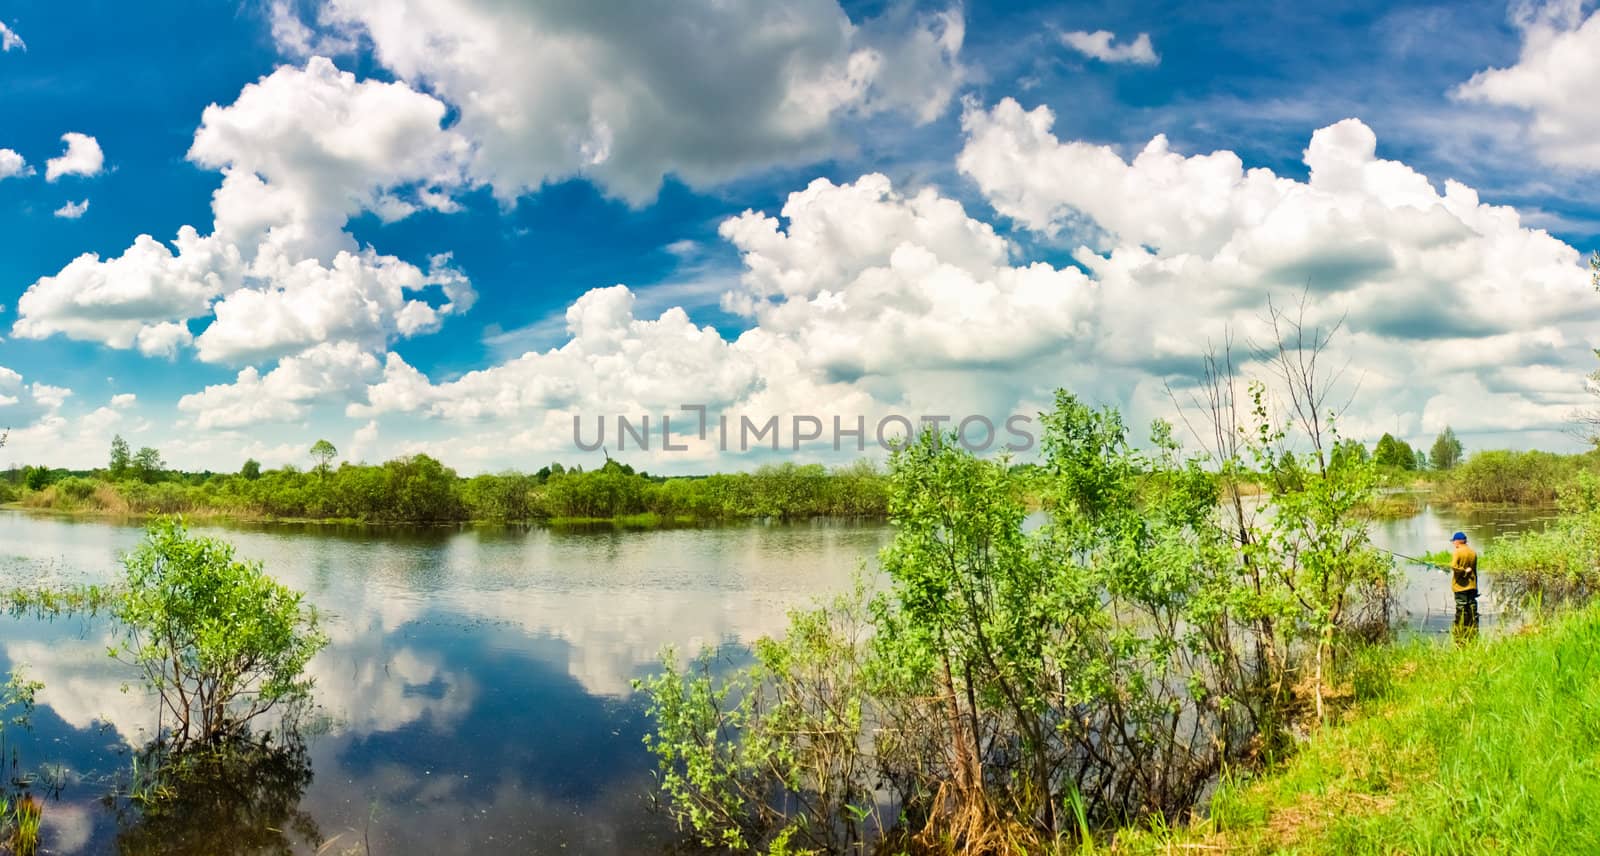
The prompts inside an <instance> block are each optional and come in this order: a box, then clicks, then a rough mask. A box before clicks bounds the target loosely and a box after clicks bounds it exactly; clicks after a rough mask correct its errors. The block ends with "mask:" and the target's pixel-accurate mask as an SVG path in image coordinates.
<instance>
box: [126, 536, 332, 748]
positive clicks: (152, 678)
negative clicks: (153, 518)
mask: <svg viewBox="0 0 1600 856" xmlns="http://www.w3.org/2000/svg"><path fill="white" fill-rule="evenodd" d="M122 582H123V584H124V586H125V587H126V589H127V592H126V595H125V596H124V598H123V600H122V601H121V602H120V603H119V604H118V606H117V610H116V612H117V618H118V619H119V620H120V621H121V623H122V626H123V629H124V633H125V637H124V639H123V641H122V643H121V644H120V645H119V646H117V647H116V648H113V649H112V654H113V655H114V656H116V657H118V658H119V659H122V660H124V661H126V662H130V663H132V664H134V665H136V666H138V667H139V668H140V669H141V670H142V671H143V672H144V676H145V681H146V683H148V684H149V685H150V686H151V687H152V688H153V689H154V690H155V691H156V692H157V694H158V695H159V696H160V699H161V704H162V708H163V713H167V714H171V716H172V721H171V724H170V726H169V727H170V732H169V734H168V736H170V738H171V739H172V741H173V743H174V744H175V746H176V747H178V748H181V747H184V746H186V745H189V744H190V743H195V742H199V743H215V742H217V741H221V740H227V739H232V738H236V737H243V736H245V735H246V734H247V733H248V731H249V726H250V723H251V721H252V720H254V719H256V718H257V717H259V716H261V715H262V714H264V713H266V712H267V711H268V710H271V709H272V708H273V707H274V706H276V705H278V704H280V703H285V702H291V701H295V700H299V699H303V698H305V697H306V696H307V695H308V694H309V693H310V690H311V679H310V678H307V677H305V675H304V674H303V673H304V670H305V665H306V663H307V661H309V660H310V659H311V656H312V655H313V654H315V653H316V652H317V651H318V650H320V649H321V648H322V646H323V645H325V644H327V637H326V636H324V635H322V633H321V632H319V631H318V629H317V616H316V613H315V611H313V610H312V609H311V608H310V607H309V606H307V605H306V604H305V603H304V598H303V597H302V595H301V594H300V593H299V592H296V591H293V590H292V589H289V588H287V587H285V586H284V585H283V584H281V583H279V582H277V581H276V580H274V579H272V578H271V577H269V576H267V574H266V573H265V572H264V571H263V570H262V568H261V564H260V563H258V562H240V561H236V560H235V559H234V554H233V546H232V545H231V544H228V543H227V542H224V541H219V540H216V539H212V538H202V537H192V536H190V535H189V533H188V532H187V531H186V530H185V529H184V527H183V524H182V523H180V522H178V521H176V520H162V521H158V522H156V523H154V524H151V526H150V528H149V530H148V531H147V532H146V533H145V540H144V541H143V543H141V544H140V545H139V547H138V549H136V550H134V551H133V552H132V553H130V554H128V555H127V556H126V557H124V559H123V580H122Z"/></svg>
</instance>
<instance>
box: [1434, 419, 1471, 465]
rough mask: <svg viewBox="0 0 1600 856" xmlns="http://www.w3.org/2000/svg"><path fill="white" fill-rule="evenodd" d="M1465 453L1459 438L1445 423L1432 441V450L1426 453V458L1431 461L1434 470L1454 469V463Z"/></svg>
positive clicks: (1457, 462) (1459, 460)
mask: <svg viewBox="0 0 1600 856" xmlns="http://www.w3.org/2000/svg"><path fill="white" fill-rule="evenodd" d="M1465 456H1466V453H1465V452H1464V451H1463V449H1462V447H1461V440H1460V439H1458V438H1457V437H1456V432H1455V431H1454V430H1453V429H1451V428H1450V426H1448V425H1446V426H1445V428H1444V430H1443V431H1441V432H1439V436H1438V437H1436V438H1435V439H1434V441H1433V450H1432V451H1431V452H1429V453H1428V458H1429V459H1430V460H1432V462H1433V468H1434V469H1436V470H1451V469H1455V466H1456V464H1459V463H1461V459H1462V458H1463V457H1465Z"/></svg>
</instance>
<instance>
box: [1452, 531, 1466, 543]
mask: <svg viewBox="0 0 1600 856" xmlns="http://www.w3.org/2000/svg"><path fill="white" fill-rule="evenodd" d="M1450 540H1451V541H1465V540H1467V533H1465V532H1457V533H1456V534H1454V535H1451V536H1450Z"/></svg>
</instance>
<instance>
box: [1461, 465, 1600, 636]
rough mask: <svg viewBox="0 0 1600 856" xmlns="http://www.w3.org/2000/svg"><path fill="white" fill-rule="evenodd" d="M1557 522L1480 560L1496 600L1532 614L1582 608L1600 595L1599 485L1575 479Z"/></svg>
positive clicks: (1504, 542)
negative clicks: (1487, 571)
mask: <svg viewBox="0 0 1600 856" xmlns="http://www.w3.org/2000/svg"><path fill="white" fill-rule="evenodd" d="M1560 508H1561V512H1562V513H1561V516H1560V517H1558V518H1557V519H1556V520H1554V521H1552V522H1551V523H1550V524H1549V525H1548V526H1546V527H1545V528H1544V529H1543V530H1541V531H1538V532H1519V533H1516V534H1513V535H1509V536H1506V537H1503V538H1498V539H1496V540H1495V542H1494V543H1493V544H1491V545H1490V546H1489V548H1488V549H1487V550H1485V551H1484V553H1485V554H1484V555H1483V556H1482V557H1481V560H1482V564H1483V565H1484V566H1485V568H1486V569H1488V568H1492V570H1493V573H1494V591H1495V596H1496V598H1497V599H1498V600H1500V601H1501V602H1502V603H1504V604H1505V605H1507V606H1509V607H1512V608H1516V609H1524V610H1531V611H1536V612H1549V611H1553V610H1556V609H1558V608H1562V607H1569V606H1574V605H1583V604H1586V603H1588V602H1590V601H1592V600H1593V599H1594V598H1595V596H1596V595H1600V479H1597V478H1596V477H1595V476H1594V475H1592V474H1590V473H1587V472H1583V473H1579V474H1578V476H1577V477H1576V479H1575V480H1574V481H1573V483H1572V484H1571V485H1570V486H1568V487H1567V488H1565V489H1564V490H1563V491H1562V495H1561V500H1560Z"/></svg>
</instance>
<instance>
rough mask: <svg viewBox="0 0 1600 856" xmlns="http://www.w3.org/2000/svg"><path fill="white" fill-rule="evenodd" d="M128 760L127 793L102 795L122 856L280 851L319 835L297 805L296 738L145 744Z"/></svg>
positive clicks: (300, 751)
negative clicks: (178, 746) (131, 772)
mask: <svg viewBox="0 0 1600 856" xmlns="http://www.w3.org/2000/svg"><path fill="white" fill-rule="evenodd" d="M135 764H136V766H135V770H136V771H137V772H136V776H135V781H134V782H133V786H132V788H130V791H129V793H128V794H126V795H123V796H121V797H110V798H108V802H109V803H110V805H111V808H112V810H113V813H114V814H115V816H116V821H117V839H116V850H117V852H118V853H120V854H123V856H143V854H163V855H164V856H165V854H173V856H186V854H196V856H199V854H205V856H210V854H216V853H230V854H284V856H288V854H291V853H294V852H295V851H296V850H297V849H299V848H300V847H301V846H302V845H304V846H309V847H312V848H315V847H316V846H317V845H318V844H320V843H321V842H322V832H321V830H320V829H318V828H317V824H316V821H315V820H313V819H312V817H311V815H310V813H309V812H306V811H303V810H302V809H301V808H300V798H301V795H302V794H304V793H305V790H306V787H307V786H308V785H310V784H311V760H310V756H309V755H308V753H307V751H306V747H305V743H304V742H303V741H302V740H300V739H299V738H298V737H293V736H291V737H289V738H287V739H286V740H284V741H281V742H274V741H270V740H267V741H260V742H256V741H232V742H229V743H225V744H220V745H205V744H193V745H191V746H189V747H187V748H185V749H183V750H181V751H173V750H171V749H170V748H169V747H168V746H164V745H161V744H152V745H151V746H149V747H146V748H145V749H143V750H141V751H140V752H139V753H138V755H137V756H136V758H135Z"/></svg>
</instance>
